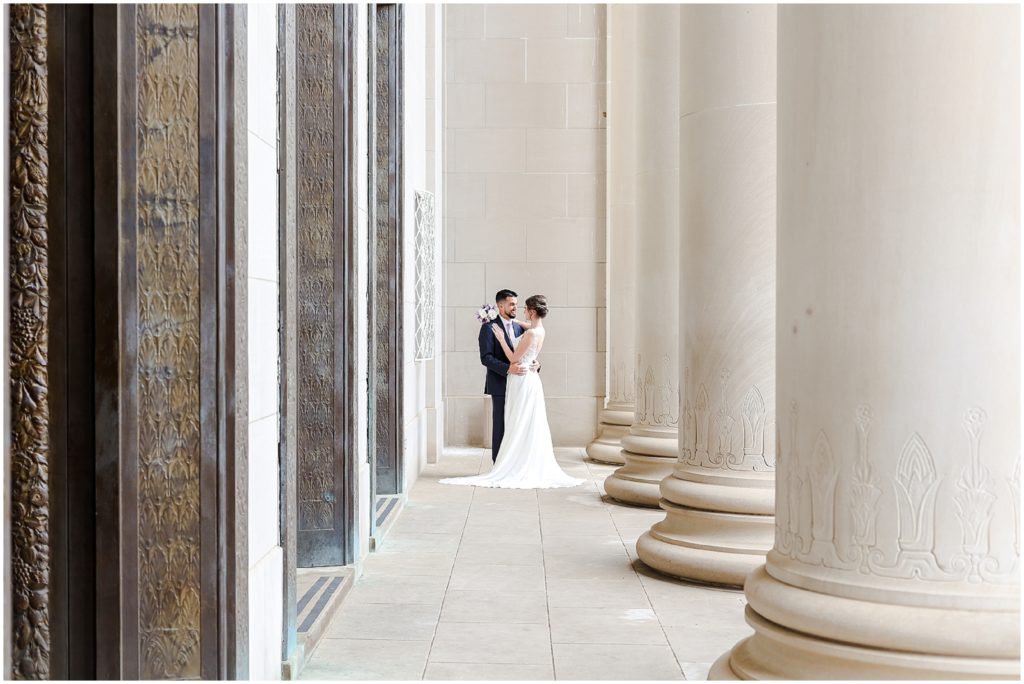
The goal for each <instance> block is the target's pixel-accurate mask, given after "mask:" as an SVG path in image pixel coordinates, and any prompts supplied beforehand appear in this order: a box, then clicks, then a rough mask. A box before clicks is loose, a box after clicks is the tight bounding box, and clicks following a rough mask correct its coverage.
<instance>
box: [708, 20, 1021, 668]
mask: <svg viewBox="0 0 1024 684" xmlns="http://www.w3.org/2000/svg"><path fill="white" fill-rule="evenodd" d="M1019 26H1020V22H1019V9H1018V8H1016V7H1011V6H924V5H915V6H910V5H905V6H877V5H876V6H853V5H847V6H838V5H837V6H810V5H802V6H795V5H787V6H781V7H780V9H779V63H778V72H779V97H778V102H779V126H778V136H779V139H778V142H779V146H778V148H779V164H778V211H779V221H778V226H779V236H778V237H779V239H778V337H777V344H778V356H777V359H778V376H777V377H778V387H777V406H778V411H779V414H780V417H782V420H781V422H780V425H779V431H778V434H779V471H778V499H777V501H778V503H777V506H776V530H775V546H774V548H773V549H772V551H771V552H770V553H769V554H768V558H767V563H766V564H765V565H764V566H762V567H760V568H758V569H757V570H755V571H754V573H752V574H751V575H750V577H749V578H748V580H747V583H746V595H747V599H748V601H749V606H748V609H747V621H748V622H749V624H750V625H751V626H752V627H753V628H754V630H755V634H754V635H753V636H752V637H750V638H748V639H746V640H744V641H742V642H740V643H739V644H738V645H737V646H736V647H735V648H734V649H733V650H732V651H731V652H730V654H727V655H725V656H723V657H722V658H720V659H719V661H718V662H717V663H716V664H715V665H714V667H713V668H712V672H711V674H712V676H713V677H718V678H724V677H736V676H738V677H741V678H744V679H750V678H753V679H769V678H770V679H779V678H781V679H797V678H801V679H802V678H809V679H946V678H965V679H988V678H1012V679H1018V678H1019V674H1020V609H1019V606H1020V603H1019V601H1020V599H1019V587H1020V575H1019V572H1020V531H1019V529H1018V525H1019V520H1020V517H1019V513H1018V510H1019V506H1020V500H1019V474H1020V458H1021V450H1020V449H1021V445H1020V388H1019V384H1018V382H1019V378H1020V358H1019V350H1020V289H1019V288H1020V264H1019V256H1020V197H1019V189H1020V171H1019V169H1020V131H1019V125H1020V109H1019V103H1020V73H1019V60H1020V42H1019V41H1020V37H1019Z"/></svg>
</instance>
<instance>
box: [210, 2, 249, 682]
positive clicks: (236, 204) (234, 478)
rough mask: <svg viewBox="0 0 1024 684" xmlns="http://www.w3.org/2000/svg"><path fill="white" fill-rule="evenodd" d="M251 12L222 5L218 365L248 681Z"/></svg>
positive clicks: (228, 577)
mask: <svg viewBox="0 0 1024 684" xmlns="http://www.w3.org/2000/svg"><path fill="white" fill-rule="evenodd" d="M247 18H248V10H247V7H246V5H244V4H239V5H231V4H225V5H218V6H217V23H218V45H217V53H218V64H219V75H218V81H219V85H218V94H217V97H218V105H217V106H218V109H219V111H220V116H219V118H218V121H219V129H218V131H217V138H218V140H219V144H218V157H219V161H218V166H219V172H218V177H219V182H220V183H221V184H222V187H223V193H222V197H223V199H222V201H221V202H219V219H218V241H219V243H220V244H219V247H218V256H217V264H218V276H217V280H218V287H219V292H218V299H219V301H218V305H217V309H218V311H220V312H222V315H223V316H224V321H223V323H222V324H221V325H220V326H219V327H218V330H219V336H220V340H219V343H218V348H219V350H220V352H221V357H220V358H218V360H217V365H218V368H219V369H220V373H219V374H218V375H219V376H220V377H221V378H222V379H223V382H221V383H220V388H219V399H218V403H219V404H220V415H221V419H220V422H221V425H220V427H219V428H218V429H219V432H220V437H219V439H218V442H219V444H220V445H221V446H220V449H219V451H218V482H219V483H220V487H219V491H218V494H217V495H218V498H219V500H220V506H219V508H220V510H219V517H220V532H219V534H220V537H221V539H222V540H223V541H222V542H221V543H220V544H219V545H218V552H219V559H218V562H219V563H220V565H221V567H222V568H223V570H224V571H223V572H222V573H219V577H220V579H221V582H222V583H223V584H222V586H221V588H220V592H221V596H223V598H224V604H223V605H222V607H221V610H220V620H221V623H220V635H221V643H220V648H219V651H220V653H221V659H220V660H221V662H220V668H221V670H220V672H221V674H220V677H222V678H226V679H235V680H237V679H248V678H249V523H248V519H249V506H248V500H249V459H248V455H249V444H248V443H249V385H248V376H249V330H248V324H249V316H248V306H249V301H248V293H249V268H248V252H249V248H248V232H249V227H248V217H249V216H248V215H249V205H248V179H249V176H248V120H247V115H248V104H247V103H248V97H247V79H246V76H247V73H246V60H247V52H248V44H247V33H248V31H247V29H248V27H247Z"/></svg>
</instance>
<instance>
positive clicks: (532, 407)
mask: <svg viewBox="0 0 1024 684" xmlns="http://www.w3.org/2000/svg"><path fill="white" fill-rule="evenodd" d="M539 349H540V345H539V343H538V342H537V341H532V342H531V343H530V347H529V349H527V351H526V353H525V354H523V357H522V358H521V359H520V360H519V364H520V365H522V366H525V367H526V368H529V367H530V365H531V364H532V363H533V361H534V360H535V359H536V358H537V354H538V352H539ZM440 482H441V484H453V485H473V486H476V487H503V488H507V489H551V488H554V487H575V486H577V485H579V484H582V483H583V482H584V481H583V480H581V479H579V478H575V477H571V476H569V475H567V474H566V473H565V472H564V471H563V470H562V469H561V467H559V465H558V461H556V460H555V450H554V448H552V446H551V430H550V428H549V427H548V415H547V410H546V408H545V406H544V387H543V386H542V385H541V383H540V376H539V375H538V374H537V373H536V372H533V371H530V372H529V373H526V374H525V375H511V374H510V375H509V376H508V382H507V385H506V387H505V436H504V438H503V439H502V440H501V449H499V450H498V457H497V459H495V462H494V467H493V468H491V471H490V472H489V473H487V474H485V475H471V476H469V477H449V478H445V479H443V480H441V481H440Z"/></svg>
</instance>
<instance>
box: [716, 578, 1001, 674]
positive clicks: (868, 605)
mask: <svg viewBox="0 0 1024 684" xmlns="http://www.w3.org/2000/svg"><path fill="white" fill-rule="evenodd" d="M746 595H747V600H748V601H749V605H748V606H747V609H746V619H747V624H749V625H750V626H751V627H753V628H754V635H753V636H750V637H748V638H746V639H744V640H743V641H741V642H739V643H738V644H736V646H734V647H733V649H732V650H731V651H729V652H728V653H726V654H725V655H723V656H722V657H720V658H719V659H718V660H717V661H715V664H714V665H713V666H712V668H711V671H710V673H709V675H708V678H709V679H1020V645H1019V642H1020V622H1019V616H1018V614H1017V613H1016V612H1015V610H1014V608H1015V606H1012V605H1007V606H1006V610H1005V611H996V610H988V609H986V610H982V609H979V610H964V609H949V608H933V607H923V606H906V605H895V604H892V603H881V602H877V603H876V602H873V601H865V600H859V599H853V598H844V597H841V596H834V595H832V594H823V593H819V592H815V591H809V590H806V589H801V588H799V587H794V586H792V585H789V584H786V583H784V582H780V581H779V580H777V579H775V578H773V577H772V576H771V575H769V574H768V571H767V570H766V568H765V567H763V566H762V567H760V568H758V569H757V570H755V571H754V572H752V573H751V574H750V577H749V578H748V579H747V583H746ZM782 623H785V626H784V625H783V624H782ZM820 634H827V635H829V636H831V637H833V638H834V639H835V640H833V639H826V638H822V637H820V636H816V635H820Z"/></svg>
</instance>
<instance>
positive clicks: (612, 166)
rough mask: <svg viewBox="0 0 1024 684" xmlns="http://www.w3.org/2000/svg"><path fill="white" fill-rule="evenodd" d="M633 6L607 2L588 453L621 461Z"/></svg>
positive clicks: (626, 376) (628, 316)
mask: <svg viewBox="0 0 1024 684" xmlns="http://www.w3.org/2000/svg"><path fill="white" fill-rule="evenodd" d="M635 79H636V7H635V6H634V5H622V4H619V5H608V100H607V102H608V104H607V108H608V131H607V133H608V137H607V140H608V164H607V169H608V171H607V177H608V185H607V187H608V199H607V207H608V211H607V214H608V225H607V231H608V251H607V253H608V264H607V271H606V281H607V290H608V299H607V301H608V309H607V311H608V314H607V318H606V325H605V328H606V330H607V339H608V374H607V381H608V384H607V390H606V393H605V394H606V395H605V405H604V409H603V410H602V411H601V416H600V425H599V434H598V437H597V439H595V440H594V441H593V442H592V443H591V444H590V446H588V447H587V455H589V456H590V458H591V459H593V460H595V461H600V462H602V463H612V464H617V465H622V464H624V463H625V462H626V460H625V459H624V458H623V456H622V438H623V437H624V436H626V435H627V434H629V426H630V425H632V423H633V397H634V390H635V387H636V379H635V374H634V372H633V365H634V363H635V362H636V343H635V340H636V316H635V313H634V312H635V311H636V288H635V287H634V284H635V283H636V261H635V253H636V249H635V248H634V242H635V240H634V232H635V227H636V215H635V211H636V209H635V204H636V203H635V196H636V191H635V181H636V161H635V160H636V139H635V130H636V123H635V120H636V115H635V111H636V86H635Z"/></svg>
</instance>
